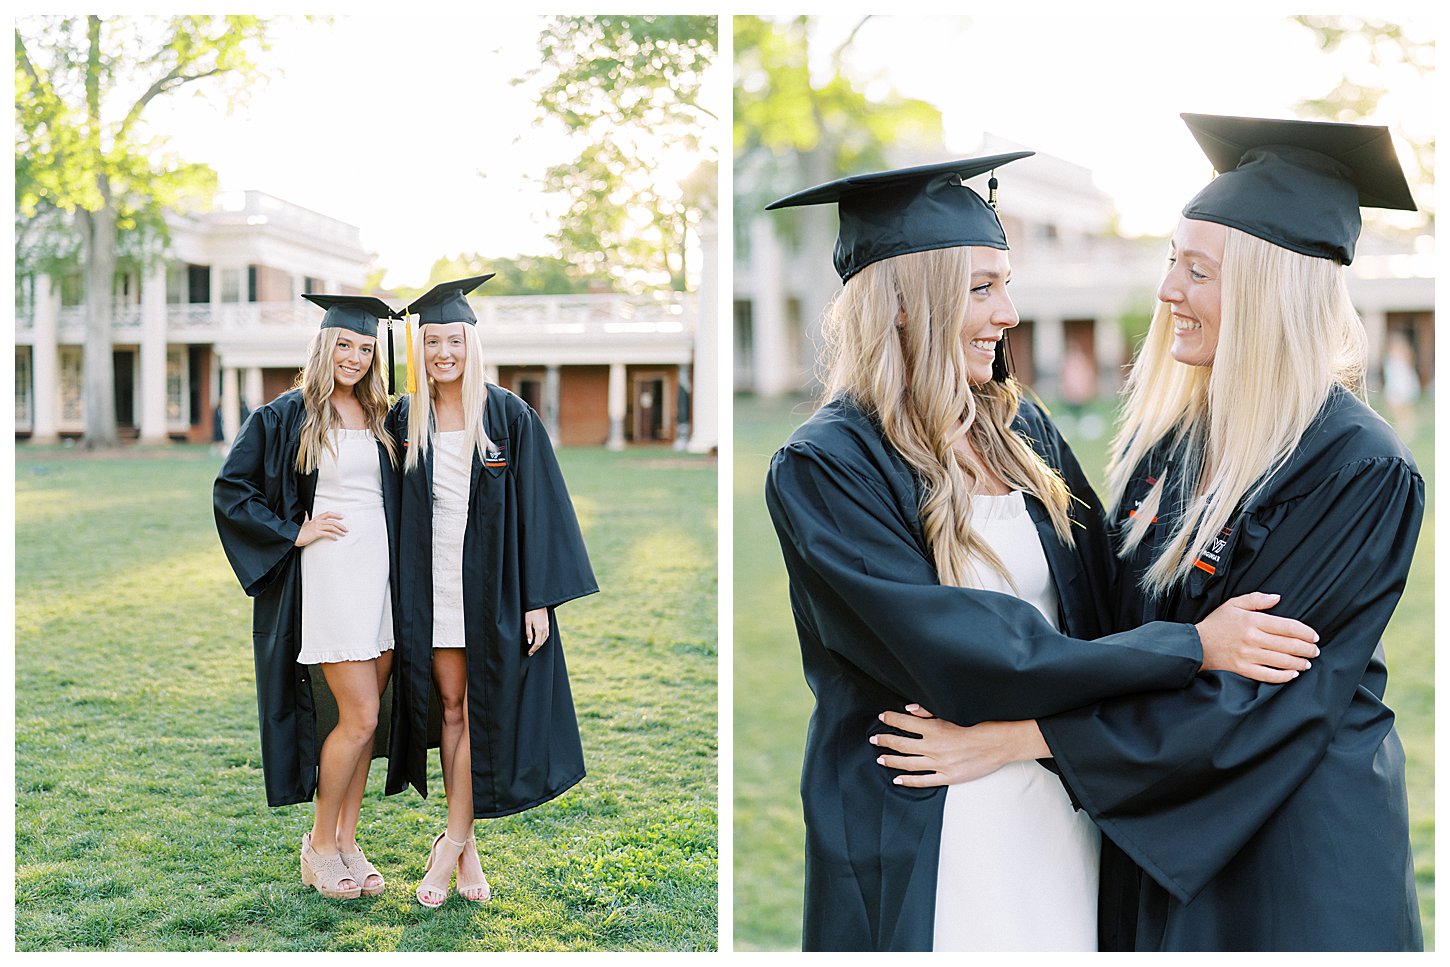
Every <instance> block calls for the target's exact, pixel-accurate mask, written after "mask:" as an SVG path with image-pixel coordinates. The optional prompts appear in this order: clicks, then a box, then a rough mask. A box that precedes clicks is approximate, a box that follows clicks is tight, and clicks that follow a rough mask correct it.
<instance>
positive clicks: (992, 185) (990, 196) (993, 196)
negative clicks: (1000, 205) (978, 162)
mask: <svg viewBox="0 0 1450 967" xmlns="http://www.w3.org/2000/svg"><path fill="white" fill-rule="evenodd" d="M987 204H989V205H991V206H992V211H996V210H997V172H996V171H995V170H994V171H993V172H992V177H990V178H988V179H987Z"/></svg>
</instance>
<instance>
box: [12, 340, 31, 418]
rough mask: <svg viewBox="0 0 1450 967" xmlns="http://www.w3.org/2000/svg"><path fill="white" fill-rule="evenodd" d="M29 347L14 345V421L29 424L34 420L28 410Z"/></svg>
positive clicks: (29, 396)
mask: <svg viewBox="0 0 1450 967" xmlns="http://www.w3.org/2000/svg"><path fill="white" fill-rule="evenodd" d="M30 399H31V393H30V347H29V346H16V347H15V422H16V423H17V424H19V425H21V426H29V425H30V424H31V423H32V422H34V420H35V414H34V413H32V412H31V410H30Z"/></svg>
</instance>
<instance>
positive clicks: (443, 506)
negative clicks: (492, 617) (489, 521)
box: [433, 430, 473, 648]
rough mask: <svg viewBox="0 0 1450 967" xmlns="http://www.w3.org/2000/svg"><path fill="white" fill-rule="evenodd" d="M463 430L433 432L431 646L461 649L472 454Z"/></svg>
mask: <svg viewBox="0 0 1450 967" xmlns="http://www.w3.org/2000/svg"><path fill="white" fill-rule="evenodd" d="M464 432H465V431H463V430H442V431H439V432H438V433H436V434H434V437H433V647H434V648H462V647H464V637H463V531H464V527H465V525H466V524H467V523H468V491H469V487H470V486H471V485H472V482H473V454H472V453H467V454H465V453H462V452H461V450H462V448H463V436H464Z"/></svg>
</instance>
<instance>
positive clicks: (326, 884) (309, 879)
mask: <svg viewBox="0 0 1450 967" xmlns="http://www.w3.org/2000/svg"><path fill="white" fill-rule="evenodd" d="M300 865H301V867H302V882H303V883H305V884H307V885H308V886H310V887H312V888H313V889H315V890H316V891H317V892H318V893H321V894H322V895H323V896H325V897H331V898H332V899H334V900H356V899H357V898H358V896H359V895H361V893H362V887H360V886H358V885H357V880H355V879H353V876H352V873H350V872H349V871H348V868H347V864H346V863H344V862H343V860H342V854H341V853H334V854H333V855H331V856H326V857H324V856H323V855H322V854H321V853H319V852H317V850H315V849H313V848H312V830H310V829H309V830H308V831H307V832H306V833H303V834H302V856H301V860H300ZM349 882H350V883H352V884H353V886H352V887H351V888H344V887H343V885H342V884H344V883H349Z"/></svg>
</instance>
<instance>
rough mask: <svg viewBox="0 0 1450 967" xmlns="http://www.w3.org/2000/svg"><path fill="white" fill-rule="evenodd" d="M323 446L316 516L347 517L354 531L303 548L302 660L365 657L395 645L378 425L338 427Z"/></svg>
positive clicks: (315, 661) (314, 506) (344, 519)
mask: <svg viewBox="0 0 1450 967" xmlns="http://www.w3.org/2000/svg"><path fill="white" fill-rule="evenodd" d="M332 445H333V448H335V449H336V451H337V455H336V456H335V457H334V456H333V454H332V451H331V450H329V449H327V448H326V447H324V448H323V451H322V458H321V460H319V461H318V465H317V494H316V496H315V497H314V498H313V501H312V516H313V517H317V516H318V515H319V514H322V513H325V512H327V511H334V512H336V513H339V514H341V515H342V523H343V526H344V527H346V528H347V533H346V534H344V535H343V536H342V537H339V538H337V539H336V540H334V539H332V538H329V537H319V538H318V539H317V540H315V541H313V542H312V543H310V544H308V545H307V546H306V547H304V548H302V649H301V652H300V653H299V654H298V655H297V661H298V662H299V663H301V664H304V665H316V664H320V663H322V662H336V661H365V660H367V659H369V658H376V657H378V656H379V655H381V654H382V653H383V652H385V651H391V650H392V647H393V607H392V599H391V596H390V595H389V592H388V558H389V555H388V522H387V518H386V517H385V516H384V515H383V481H382V470H381V468H380V466H379V464H378V441H377V438H376V437H374V436H373V431H372V430H347V429H338V430H333V431H332Z"/></svg>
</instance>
